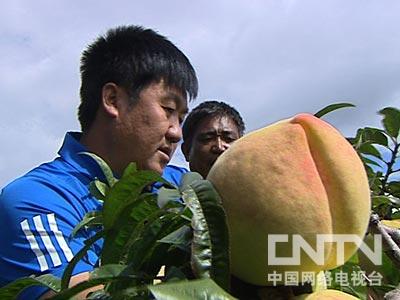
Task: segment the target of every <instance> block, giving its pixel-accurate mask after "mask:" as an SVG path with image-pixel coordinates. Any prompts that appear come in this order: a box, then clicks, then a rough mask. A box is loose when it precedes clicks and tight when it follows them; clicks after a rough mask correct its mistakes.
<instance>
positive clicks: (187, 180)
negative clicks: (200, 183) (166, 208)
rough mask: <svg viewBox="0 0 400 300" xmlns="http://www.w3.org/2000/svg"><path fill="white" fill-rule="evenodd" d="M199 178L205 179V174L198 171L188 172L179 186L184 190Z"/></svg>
mask: <svg viewBox="0 0 400 300" xmlns="http://www.w3.org/2000/svg"><path fill="white" fill-rule="evenodd" d="M197 180H203V176H201V175H200V174H199V173H197V172H188V173H185V174H183V176H182V179H181V185H180V186H179V190H180V191H181V192H182V191H184V190H185V189H186V188H187V187H188V186H189V185H190V184H192V183H193V182H195V181H197Z"/></svg>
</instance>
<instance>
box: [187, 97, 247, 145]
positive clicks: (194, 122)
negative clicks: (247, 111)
mask: <svg viewBox="0 0 400 300" xmlns="http://www.w3.org/2000/svg"><path fill="white" fill-rule="evenodd" d="M219 116H226V117H229V118H231V119H232V120H233V122H235V124H236V126H237V128H238V131H239V135H240V136H242V135H243V134H244V131H245V129H246V128H245V124H244V122H243V119H242V117H241V116H240V114H239V112H238V111H237V110H236V109H235V108H233V107H232V106H230V105H229V104H226V103H225V102H221V101H215V100H213V101H205V102H202V103H200V104H199V105H198V106H197V107H195V108H194V109H193V110H192V111H191V112H190V113H189V115H188V116H187V117H186V119H185V122H184V123H183V126H182V133H183V142H184V143H185V144H187V145H188V146H189V148H190V147H191V144H192V139H193V135H194V134H195V132H196V130H197V126H198V125H199V124H200V122H201V120H203V119H204V118H207V117H219Z"/></svg>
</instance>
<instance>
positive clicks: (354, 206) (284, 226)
mask: <svg viewBox="0 0 400 300" xmlns="http://www.w3.org/2000/svg"><path fill="white" fill-rule="evenodd" d="M207 179H208V180H210V181H211V182H212V183H213V185H214V186H215V188H216V190H217V191H218V192H219V194H220V195H221V198H222V201H223V206H224V208H225V211H226V214H227V220H228V226H229V230H230V246H231V269H232V273H233V274H234V275H236V276H237V277H239V278H240V279H242V280H244V281H246V282H249V283H252V284H256V285H271V281H268V280H267V278H268V277H267V276H268V274H273V273H274V271H275V272H277V274H280V275H281V276H282V281H281V282H283V280H284V277H283V276H284V272H290V271H293V272H319V271H321V270H326V269H331V268H334V267H336V266H338V264H339V262H338V260H337V255H336V250H337V245H338V244H336V243H325V244H324V247H323V250H322V251H324V259H323V263H322V264H320V263H316V262H315V261H314V260H313V259H312V258H310V257H309V256H308V255H307V254H305V253H303V252H302V254H301V256H300V258H301V264H300V265H271V264H269V263H268V259H267V253H268V237H271V234H285V235H289V242H287V243H277V244H276V245H277V247H276V256H277V257H291V256H292V244H291V237H292V235H299V236H301V237H302V239H304V241H306V243H308V244H309V245H310V246H311V247H312V249H314V250H315V251H317V248H316V235H317V234H328V235H331V234H354V235H357V236H358V237H360V239H362V237H363V236H364V234H365V232H366V229H367V225H368V221H369V215H370V192H369V186H368V179H367V175H366V172H365V170H364V167H363V164H362V162H361V160H360V159H359V157H358V155H357V153H356V152H355V151H354V149H353V148H352V146H351V145H350V144H349V143H348V142H347V140H346V139H345V138H344V137H343V136H342V135H341V134H340V133H339V132H338V131H337V130H336V129H335V128H334V127H332V126H331V125H329V124H328V123H326V122H324V121H322V120H321V119H318V118H316V117H314V116H312V115H310V114H299V115H297V116H295V117H293V118H292V119H288V120H283V121H280V122H278V123H275V124H273V125H270V126H267V127H265V128H262V129H259V130H257V131H254V132H251V133H249V134H247V135H245V136H244V137H242V138H241V139H239V140H238V141H236V142H235V143H234V144H233V145H232V146H231V147H230V148H229V149H228V150H227V151H225V152H224V153H223V154H222V155H221V156H220V157H219V158H218V160H217V161H216V163H215V164H214V166H213V167H212V169H211V170H210V173H209V175H208V177H207ZM357 246H358V245H356V244H355V243H346V244H345V247H344V257H343V258H344V261H345V260H347V259H348V258H350V256H351V255H352V254H353V253H354V252H355V251H356V250H357ZM270 250H271V249H270ZM318 253H321V251H320V252H318ZM298 274H299V278H300V281H302V280H301V276H302V274H301V273H298ZM278 276H279V275H278ZM275 278H276V279H279V277H275ZM275 283H279V280H278V281H276V282H275Z"/></svg>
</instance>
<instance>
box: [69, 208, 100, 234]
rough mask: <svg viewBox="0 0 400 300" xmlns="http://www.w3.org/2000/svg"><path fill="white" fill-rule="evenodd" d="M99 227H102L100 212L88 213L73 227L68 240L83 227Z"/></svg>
mask: <svg viewBox="0 0 400 300" xmlns="http://www.w3.org/2000/svg"><path fill="white" fill-rule="evenodd" d="M101 225H103V216H102V212H101V211H92V212H88V213H87V214H86V215H85V216H84V217H83V220H82V221H80V222H79V224H78V225H76V226H75V228H74V230H72V233H71V235H70V237H69V239H72V238H74V237H75V235H76V234H77V233H78V232H79V231H80V230H81V229H82V228H84V227H91V226H101Z"/></svg>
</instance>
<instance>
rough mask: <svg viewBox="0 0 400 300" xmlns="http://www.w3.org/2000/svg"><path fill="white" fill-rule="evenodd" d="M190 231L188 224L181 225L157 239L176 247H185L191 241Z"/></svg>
mask: <svg viewBox="0 0 400 300" xmlns="http://www.w3.org/2000/svg"><path fill="white" fill-rule="evenodd" d="M191 236H192V232H191V230H190V227H189V226H186V225H184V226H182V227H180V228H178V229H177V230H175V231H173V232H171V233H170V234H168V235H167V236H165V237H163V238H162V239H161V240H158V242H159V243H166V244H172V245H175V246H177V247H181V248H186V247H187V246H188V245H189V244H190V242H191Z"/></svg>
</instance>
